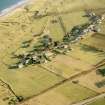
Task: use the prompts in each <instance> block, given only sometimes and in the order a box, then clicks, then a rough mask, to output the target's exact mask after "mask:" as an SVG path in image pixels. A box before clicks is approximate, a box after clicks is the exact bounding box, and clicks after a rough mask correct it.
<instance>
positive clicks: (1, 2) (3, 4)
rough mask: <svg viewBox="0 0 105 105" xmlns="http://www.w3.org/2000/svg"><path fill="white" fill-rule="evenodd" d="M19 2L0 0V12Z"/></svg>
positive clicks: (17, 0) (18, 0)
mask: <svg viewBox="0 0 105 105" xmlns="http://www.w3.org/2000/svg"><path fill="white" fill-rule="evenodd" d="M20 1H22V0H0V11H2V10H4V9H6V8H9V7H10V6H12V5H15V4H17V3H18V2H20Z"/></svg>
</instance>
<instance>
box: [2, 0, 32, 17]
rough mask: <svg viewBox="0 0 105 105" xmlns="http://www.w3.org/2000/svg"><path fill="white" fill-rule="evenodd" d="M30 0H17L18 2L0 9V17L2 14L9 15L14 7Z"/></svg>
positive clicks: (25, 3) (23, 4)
mask: <svg viewBox="0 0 105 105" xmlns="http://www.w3.org/2000/svg"><path fill="white" fill-rule="evenodd" d="M31 1H32V0H22V1H19V2H18V3H16V4H14V5H12V6H10V7H8V8H6V9H4V10H2V11H1V12H0V18H2V17H4V16H7V15H9V14H10V13H11V12H13V11H15V10H16V9H18V8H20V7H22V6H25V5H27V4H28V3H29V2H31Z"/></svg>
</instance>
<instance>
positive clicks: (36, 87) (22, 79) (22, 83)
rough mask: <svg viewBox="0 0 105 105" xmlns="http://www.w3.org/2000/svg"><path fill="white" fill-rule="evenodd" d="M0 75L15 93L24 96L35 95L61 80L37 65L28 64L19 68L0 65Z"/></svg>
mask: <svg viewBox="0 0 105 105" xmlns="http://www.w3.org/2000/svg"><path fill="white" fill-rule="evenodd" d="M0 66H1V68H2V69H1V70H0V77H1V78H2V79H3V81H5V82H6V83H8V84H9V85H10V86H11V88H12V89H13V91H14V92H15V93H16V95H19V96H20V95H21V96H23V97H24V98H27V97H30V96H33V95H36V94H38V93H40V92H42V91H44V90H45V89H47V88H49V87H51V86H53V85H54V84H56V83H58V82H60V81H61V80H63V78H61V77H57V76H56V75H54V74H52V73H50V72H48V71H45V70H44V69H42V68H40V67H38V66H29V67H27V68H23V69H20V70H18V69H17V70H16V69H14V70H10V69H7V67H6V66H5V65H3V64H2V65H0Z"/></svg>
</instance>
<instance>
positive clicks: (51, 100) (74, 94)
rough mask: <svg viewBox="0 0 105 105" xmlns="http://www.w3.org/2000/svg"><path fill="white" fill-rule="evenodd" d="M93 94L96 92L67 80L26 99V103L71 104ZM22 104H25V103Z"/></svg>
mask: <svg viewBox="0 0 105 105" xmlns="http://www.w3.org/2000/svg"><path fill="white" fill-rule="evenodd" d="M84 93H85V94H84ZM95 95H97V93H95V92H94V91H91V90H89V89H87V88H85V87H83V86H80V85H78V84H73V83H72V82H70V81H68V82H65V83H63V84H62V85H60V86H58V87H56V88H54V89H52V90H50V91H48V92H46V93H44V94H42V95H40V96H38V97H34V98H33V99H32V100H29V101H27V104H31V105H34V104H37V105H42V104H47V105H68V104H70V105H71V104H72V103H76V102H78V101H81V100H83V99H86V98H90V97H93V96H95ZM22 105H25V103H23V104H22Z"/></svg>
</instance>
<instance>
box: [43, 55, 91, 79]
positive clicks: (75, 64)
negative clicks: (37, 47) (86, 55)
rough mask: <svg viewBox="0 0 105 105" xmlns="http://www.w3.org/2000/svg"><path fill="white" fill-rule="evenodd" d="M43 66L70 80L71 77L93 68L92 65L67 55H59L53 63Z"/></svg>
mask: <svg viewBox="0 0 105 105" xmlns="http://www.w3.org/2000/svg"><path fill="white" fill-rule="evenodd" d="M64 58H65V59H64ZM71 65H72V66H71ZM43 66H44V67H45V68H47V69H48V70H49V71H52V72H54V73H56V74H59V75H61V76H63V77H64V78H69V77H70V76H73V75H75V74H78V73H80V72H82V71H85V70H88V69H90V68H91V67H92V66H91V65H90V64H87V63H85V62H82V61H80V60H78V59H73V58H72V57H69V56H66V55H59V56H57V57H56V58H55V59H54V60H53V61H52V62H49V63H47V64H44V65H43Z"/></svg>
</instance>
